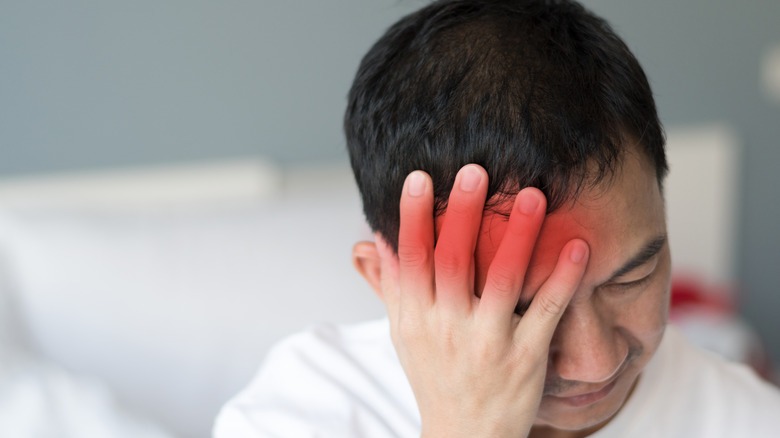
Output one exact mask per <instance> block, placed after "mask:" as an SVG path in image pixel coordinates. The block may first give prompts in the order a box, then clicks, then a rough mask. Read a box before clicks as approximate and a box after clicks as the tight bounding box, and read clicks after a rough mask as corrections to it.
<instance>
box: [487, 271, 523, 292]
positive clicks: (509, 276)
mask: <svg viewBox="0 0 780 438" xmlns="http://www.w3.org/2000/svg"><path fill="white" fill-rule="evenodd" d="M517 277H518V273H517V271H515V270H514V269H512V268H509V267H507V266H501V265H493V266H491V267H490V271H489V272H488V278H487V285H488V287H490V289H491V292H492V293H498V294H502V295H512V294H513V293H515V292H516V291H517V290H518V288H519V281H518V278H517Z"/></svg>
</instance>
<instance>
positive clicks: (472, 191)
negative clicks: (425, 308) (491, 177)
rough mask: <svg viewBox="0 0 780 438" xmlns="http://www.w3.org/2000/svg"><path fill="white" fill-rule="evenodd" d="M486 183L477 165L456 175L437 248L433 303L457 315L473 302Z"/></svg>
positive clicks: (484, 173) (465, 168)
mask: <svg viewBox="0 0 780 438" xmlns="http://www.w3.org/2000/svg"><path fill="white" fill-rule="evenodd" d="M487 183H488V177H487V172H485V170H484V169H483V168H482V167H480V166H478V165H476V164H469V165H466V166H464V167H463V168H462V169H461V170H460V171H459V172H458V175H457V177H456V178H455V184H454V185H453V188H452V191H451V192H450V197H449V201H448V203H447V214H446V215H445V216H444V220H443V224H442V228H441V232H440V233H439V239H438V243H437V245H436V251H435V255H434V259H435V265H436V269H435V277H436V302H437V304H440V305H442V306H445V307H446V308H447V309H449V310H450V311H455V312H456V313H460V314H463V313H468V312H469V311H470V309H471V303H472V302H473V300H474V291H473V289H474V250H475V247H476V243H477V236H478V235H479V229H480V224H481V223H482V212H483V210H484V208H485V196H486V195H487V185H488V184H487Z"/></svg>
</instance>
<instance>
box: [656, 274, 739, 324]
mask: <svg viewBox="0 0 780 438" xmlns="http://www.w3.org/2000/svg"><path fill="white" fill-rule="evenodd" d="M732 296H733V294H732V293H729V291H728V289H726V288H725V287H714V286H711V285H704V283H703V282H702V281H699V280H696V279H694V278H693V277H686V276H675V277H674V278H673V279H672V297H671V302H670V305H669V311H670V312H671V313H672V314H675V313H679V312H683V313H685V312H690V311H697V312H701V311H705V312H713V313H717V314H723V315H733V314H736V311H737V306H736V303H735V302H734V298H733V297H732ZM673 319H674V317H673Z"/></svg>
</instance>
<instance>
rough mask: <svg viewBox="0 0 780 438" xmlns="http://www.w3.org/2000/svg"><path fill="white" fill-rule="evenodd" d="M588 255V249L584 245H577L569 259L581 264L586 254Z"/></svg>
mask: <svg viewBox="0 0 780 438" xmlns="http://www.w3.org/2000/svg"><path fill="white" fill-rule="evenodd" d="M587 253H588V247H587V246H585V245H584V244H583V243H580V242H578V243H576V244H575V245H574V248H572V249H571V252H570V253H569V259H571V261H572V262H574V263H579V262H581V261H582V260H583V259H584V258H585V254H587Z"/></svg>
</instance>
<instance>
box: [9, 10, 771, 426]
mask: <svg viewBox="0 0 780 438" xmlns="http://www.w3.org/2000/svg"><path fill="white" fill-rule="evenodd" d="M426 3H427V2H424V1H417V0H415V1H412V0H331V1H328V2H323V1H316V0H300V1H276V2H271V1H266V0H259V1H234V0H227V1H221V2H206V1H184V0H162V1H150V0H137V1H132V2H117V1H110V0H109V1H102V2H95V1H80V0H75V1H70V2H55V1H47V0H36V1H13V0H3V1H0V102H2V103H1V104H0V293H2V294H4V296H3V298H2V300H0V311H2V313H0V316H2V318H3V324H4V325H3V326H2V328H3V330H4V336H3V337H2V338H1V339H2V340H3V342H4V343H6V344H8V345H10V347H8V348H6V349H3V348H0V353H2V354H5V356H3V357H5V359H4V362H6V363H10V362H11V361H10V359H8V358H9V357H12V356H13V355H14V354H15V355H16V356H14V357H22V356H24V357H27V359H24V360H25V361H27V362H20V363H25V364H29V363H33V362H34V363H40V361H39V359H38V358H40V360H44V361H50V362H52V363H53V365H51V366H54V367H55V368H46V367H49V365H46V366H45V367H44V368H40V369H39V368H31V367H30V366H25V367H19V368H18V370H25V371H18V370H17V371H13V372H15V373H17V374H8V373H12V372H11V371H7V370H6V371H7V374H6V376H11V375H15V376H18V375H22V374H18V373H27V374H23V375H25V376H27V378H28V380H27V381H31V380H30V379H33V377H30V376H31V374H29V373H30V372H31V371H30V370H32V369H37V370H39V371H36V373H37V374H35V376H36V377H35V378H40V376H45V379H44V380H45V381H46V382H48V383H45V384H41V385H49V386H46V388H48V389H46V390H42V389H40V388H38V389H35V388H33V387H32V386H27V387H25V388H22V389H19V391H21V392H19V393H18V394H27V395H26V396H25V397H26V398H25V400H27V403H28V405H29V406H32V408H30V409H33V411H34V410H35V409H38V411H39V412H45V410H46V409H48V408H51V406H52V404H51V403H48V404H47V403H46V402H44V401H43V400H45V399H49V398H50V396H51V394H52V393H55V394H68V395H67V397H65V396H64V395H62V396H61V399H62V400H65V399H67V400H71V398H68V397H75V395H73V394H77V393H79V391H80V390H78V391H77V390H75V389H73V388H86V389H84V391H85V392H84V391H82V393H88V394H92V395H89V396H85V397H86V398H85V400H87V401H85V402H84V403H86V404H85V406H87V405H89V403H97V405H99V406H104V407H105V406H107V404H106V403H108V402H105V401H104V398H101V397H109V396H110V397H109V398H110V399H111V400H114V401H112V402H111V403H115V404H116V406H117V408H116V412H121V415H120V414H116V413H112V414H106V417H104V418H103V419H100V420H85V421H94V422H95V424H97V423H98V422H100V421H104V420H105V419H106V418H109V419H110V420H105V421H109V422H110V423H111V426H110V428H113V429H110V430H112V431H113V432H111V433H113V434H115V436H125V435H126V436H162V434H166V433H171V434H173V435H176V436H188V437H205V436H208V429H209V427H210V424H211V421H212V420H213V416H214V415H216V412H217V409H218V407H219V405H220V404H221V403H223V402H224V401H225V400H226V399H227V397H229V396H230V395H231V394H233V393H235V392H236V391H237V390H239V389H240V388H241V387H242V386H244V385H245V384H246V383H247V382H248V379H249V378H250V377H251V374H252V372H253V371H254V369H255V368H256V367H257V365H258V364H259V363H260V361H261V360H262V357H263V354H264V351H265V348H266V347H267V344H268V343H269V342H271V341H272V340H273V339H276V338H278V337H279V336H282V335H284V334H285V333H289V332H291V331H295V330H298V329H300V328H301V327H302V326H303V325H305V324H306V323H307V322H312V321H317V320H333V321H337V322H343V321H352V320H358V319H363V318H367V317H374V316H379V315H381V313H382V308H381V304H379V303H378V302H377V301H375V299H374V298H373V296H372V295H371V293H370V291H368V290H365V288H364V287H363V286H362V283H361V280H360V279H359V278H357V277H356V276H355V275H354V274H352V273H351V267H350V265H349V248H350V246H351V245H352V243H353V242H354V241H355V240H356V239H358V238H361V237H363V236H365V235H366V234H367V232H366V230H365V228H364V226H363V225H362V222H361V218H360V206H359V204H358V203H357V201H356V195H355V191H354V189H353V188H352V187H351V180H350V175H349V172H348V169H347V168H346V160H347V157H346V152H345V146H344V140H343V134H342V132H341V118H342V114H343V110H344V107H345V96H346V93H347V90H348V87H349V85H350V83H351V80H352V77H353V75H354V72H355V70H356V68H357V65H358V63H359V61H360V58H361V57H362V55H363V54H364V53H365V52H366V51H367V50H368V48H369V47H370V45H371V44H373V42H374V41H375V40H376V39H377V38H378V37H379V36H380V35H381V34H382V33H383V32H384V30H385V29H386V28H387V27H388V26H389V25H390V24H392V23H393V22H394V21H396V20H397V19H398V18H399V17H401V16H402V15H404V14H406V13H409V12H411V11H413V10H416V9H418V8H419V7H421V6H422V5H424V4H426ZM584 3H585V5H586V6H588V7H590V8H591V9H592V10H594V11H595V12H596V13H597V14H599V15H602V16H603V17H605V18H606V19H607V20H608V21H609V22H610V23H611V24H612V25H613V27H614V28H615V29H616V31H617V32H618V34H620V35H621V36H622V37H623V38H624V40H625V41H626V42H627V43H628V45H629V46H630V48H631V49H632V50H633V51H634V53H635V55H636V56H637V58H638V59H639V61H640V62H641V63H642V65H643V66H644V68H645V71H646V73H647V74H648V76H649V79H650V82H651V85H652V87H653V89H654V91H655V94H656V102H657V104H658V108H659V113H660V116H661V120H662V122H663V123H664V125H665V126H666V128H667V130H668V131H669V134H670V135H669V137H670V144H669V149H670V154H674V156H675V157H678V158H675V160H679V164H677V163H678V161H675V160H673V161H672V178H675V179H676V180H678V181H679V182H675V187H678V188H677V189H676V190H675V192H674V193H675V194H674V195H670V196H672V197H673V198H674V199H670V200H669V202H670V203H672V204H674V205H675V207H674V213H670V215H673V216H674V217H675V218H679V219H674V223H675V224H677V223H682V222H686V224H684V225H680V227H681V228H680V230H683V231H675V229H673V230H672V232H671V233H672V239H673V240H672V242H673V244H674V242H675V239H678V242H683V243H678V244H676V245H677V247H673V251H674V252H673V254H682V255H681V256H680V257H679V258H676V261H677V262H679V263H677V264H676V268H677V272H678V273H679V279H680V281H681V283H680V284H682V286H681V287H682V289H683V290H684V291H685V300H687V301H686V302H691V301H697V300H698V301H708V302H710V304H711V305H710V308H715V307H717V308H718V309H720V310H721V311H722V310H723V309H724V308H728V309H729V311H730V312H733V313H735V315H736V318H737V320H738V321H739V327H740V329H739V330H738V331H739V332H740V333H743V331H745V332H747V333H749V334H748V335H740V336H743V338H744V337H747V338H749V339H750V342H749V343H751V345H754V344H760V345H761V347H760V348H753V347H750V348H749V349H747V350H746V351H743V352H742V353H741V354H742V355H743V356H744V355H747V356H751V357H750V358H749V359H750V360H752V361H753V362H754V363H760V364H764V365H760V366H765V364H766V363H771V364H774V365H772V366H775V367H776V366H777V364H780V318H778V317H777V314H778V312H779V311H780V290H779V289H778V287H777V284H778V280H777V269H778V266H780V227H778V224H780V195H779V194H778V187H780V171H778V167H779V166H780V147H778V139H780V26H778V23H780V2H777V1H774V0H749V1H745V2H736V1H729V0H691V1H685V2H679V1H672V0H658V1H654V2H646V1H644V2H642V1H619V0H586V1H584ZM702 154H707V155H706V157H708V158H706V159H704V158H702V157H703V156H704V155H702ZM698 190H704V191H707V195H706V196H701V195H699V193H700V192H699V191H698ZM702 197H704V198H706V202H704V204H701V205H700V204H699V203H698V202H699V201H700V200H701V198H702ZM314 212H316V214H317V215H318V217H319V218H320V220H319V221H318V224H317V227H316V230H311V228H312V226H311V223H310V222H309V220H308V218H310V217H311V216H312V215H313V214H315V213H314ZM671 221H672V219H671V218H670V222H671ZM676 226H677V225H675V227H676ZM686 227H687V228H686ZM324 230H327V232H324ZM685 230H687V231H685ZM675 233H677V234H675ZM697 233H698V234H697ZM708 233H709V234H708ZM693 234H696V236H694V237H695V238H693V240H691V241H686V240H685V238H686V236H687V237H690V236H691V235H693ZM697 239H698V240H697ZM291 245H292V246H291ZM313 246H316V248H314V249H312V247H313ZM333 248H336V249H337V250H338V254H337V255H334V254H333V253H332V251H330V252H329V251H328V250H333ZM698 259H701V260H704V261H703V262H701V263H698V262H697V260H698ZM323 260H326V261H325V262H323ZM689 261H690V263H689V264H686V263H688V262H689ZM697 263H698V264H697ZM280 265H282V266H289V265H293V266H294V267H296V270H292V271H290V272H289V273H288V271H285V270H284V269H283V268H280ZM331 265H332V266H331ZM331 268H332V269H331ZM295 272H297V274H298V275H297V276H296V275H294V274H295ZM282 273H284V274H282ZM301 273H305V274H306V275H301ZM288 274H289V275H288ZM242 276H243V277H242ZM239 277H240V278H239ZM300 277H306V278H300ZM325 283H327V284H329V285H326V284H325ZM705 289H706V290H711V291H715V292H714V294H715V295H717V296H718V298H717V299H714V300H713V299H705V300H702V299H701V298H700V297H698V295H697V294H698V292H699V291H701V290H705ZM299 290H305V291H308V292H309V293H311V294H312V295H313V296H314V298H311V299H310V300H309V298H307V299H304V300H303V301H304V303H303V305H302V303H301V301H302V300H301V299H300V298H299V297H300V296H299V295H296V294H297V293H298V292H297V291H299ZM356 291H357V292H356ZM317 297H319V298H317ZM692 297H693V298H692ZM317 300H320V301H317ZM685 300H683V301H685ZM713 302H714V304H712V303H713ZM302 307H303V309H301V308H302ZM716 313H717V312H716ZM707 324H709V322H708V323H707ZM705 325H706V324H705ZM708 327H709V326H708ZM692 330H693V331H694V332H695V331H696V329H695V328H694V329H692ZM740 330H741V331H740ZM705 331H706V330H705ZM710 332H711V333H712V331H710ZM729 333H730V332H729ZM727 336H733V335H724V337H727ZM738 337H739V336H738ZM757 351H758V352H757ZM14 352H15V353H14ZM20 352H24V353H20ZM756 355H758V356H761V355H764V356H765V357H763V356H762V357H759V358H756V357H753V356H756ZM46 363H48V362H46ZM36 366H37V365H36ZM6 368H8V367H6ZM3 370H4V368H3V367H0V377H2V376H3V374H1V373H2V372H3ZM52 373H54V374H52ZM53 375H55V376H57V377H52V376H53ZM71 375H75V376H76V377H74V379H76V380H73V381H71V380H69V379H70V377H66V376H71ZM226 376H227V377H226ZM15 381H16V382H18V381H20V380H19V379H18V378H17V379H16V380H15ZM52 382H57V383H52ZM63 382H66V383H63ZM73 382H80V383H73ZM204 382H206V383H204ZM51 385H55V386H56V388H59V389H57V390H56V391H54V392H52V389H51V388H52V386H51ZM198 385H200V386H198ZM31 388H33V389H31ZM71 389H73V391H71ZM30 391H32V392H30ZM36 391H37V392H36ZM32 393H36V394H38V399H35V397H33V398H30V397H31V396H30V394H32ZM98 393H99V394H102V395H101V396H100V397H98V396H96V395H94V394H98ZM14 394H16V393H14ZM18 394H17V395H18ZM58 397H60V396H58ZM62 397H65V398H62ZM55 398H56V397H55ZM107 399H108V398H106V400H107ZM4 400H14V398H13V397H12V396H11V395H8V394H5V395H3V394H0V402H2V401H4ZM30 400H38V402H31V401H30ZM9 403H10V401H9ZM14 403H15V404H14V405H15V406H21V405H19V404H18V403H16V402H14ZM36 403H37V404H36ZM28 405H25V406H28ZM47 406H48V407H47ZM112 406H113V405H112ZM19 409H21V408H19ZM91 410H92V411H94V409H91ZM0 411H1V410H0ZM7 412H10V411H7ZM25 412H32V411H29V410H28V411H25ZM74 415H75V416H76V417H78V416H77V415H76V414H71V415H70V416H71V417H73V416H74ZM120 417H121V420H117V418H120ZM19 418H20V417H19V416H17V417H13V415H11V414H6V415H5V417H3V414H0V428H2V427H13V426H10V425H12V424H14V423H15V422H16V423H18V420H19ZM31 418H32V417H31ZM85 418H86V417H85ZM128 418H132V419H134V420H132V424H134V426H133V427H132V428H131V427H129V426H127V424H130V423H128V422H131V420H128ZM31 421H32V420H31ZM31 424H32V423H31ZM90 424H92V423H90ZM140 425H143V427H142V426H140ZM114 426H116V427H114ZM19 427H21V426H19ZM74 427H75V426H74ZM95 427H97V426H95ZM103 427H109V426H103ZM3 430H12V429H3ZM20 430H21V429H20ZM74 430H75V429H74ZM91 430H102V432H100V433H101V434H103V435H101V436H111V433H109V432H107V431H106V430H108V429H99V428H93V429H91ZM128 431H132V432H128ZM134 434H135V435H134ZM155 434H158V435H155ZM3 435H5V434H3ZM15 436H22V435H18V434H17V435H15ZM36 436H41V435H36ZM60 436H62V435H60ZM74 436H75V435H74ZM80 436H89V435H87V434H84V433H82V434H81V435H80ZM95 436H97V435H95Z"/></svg>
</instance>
